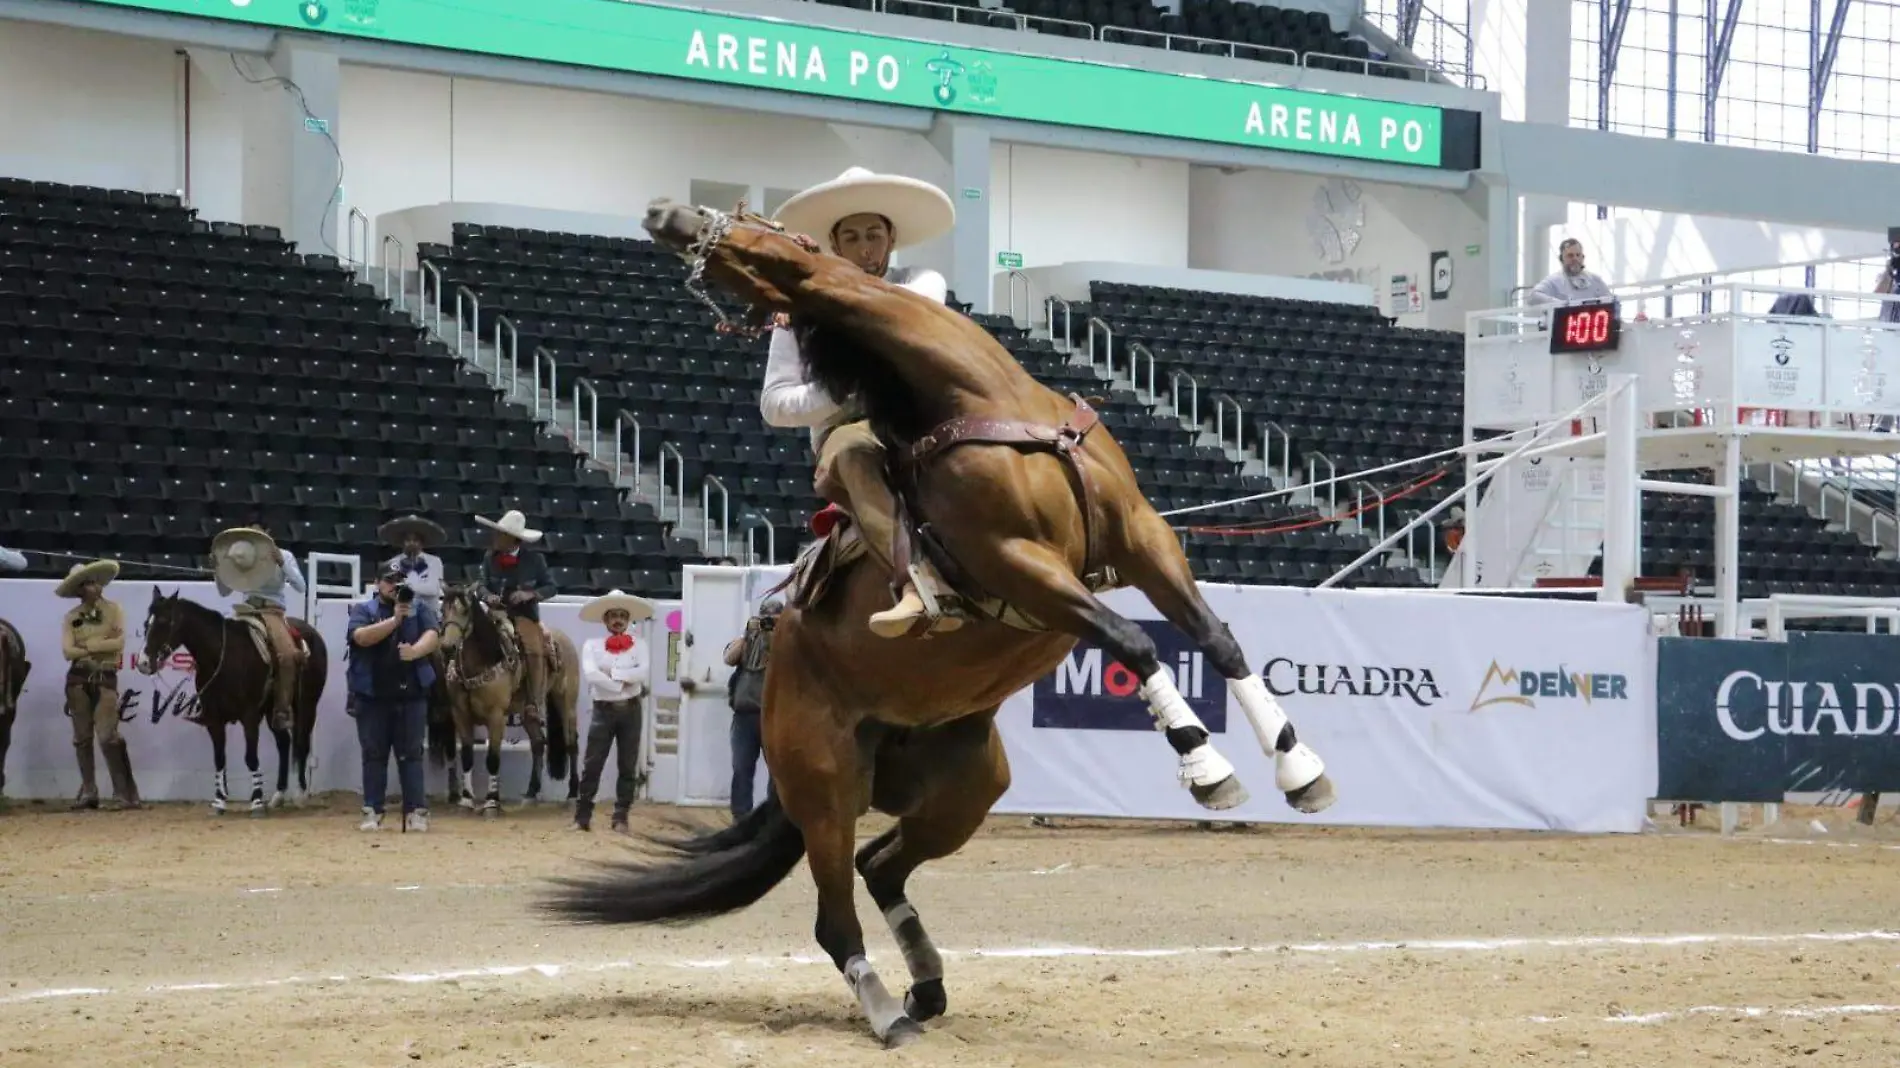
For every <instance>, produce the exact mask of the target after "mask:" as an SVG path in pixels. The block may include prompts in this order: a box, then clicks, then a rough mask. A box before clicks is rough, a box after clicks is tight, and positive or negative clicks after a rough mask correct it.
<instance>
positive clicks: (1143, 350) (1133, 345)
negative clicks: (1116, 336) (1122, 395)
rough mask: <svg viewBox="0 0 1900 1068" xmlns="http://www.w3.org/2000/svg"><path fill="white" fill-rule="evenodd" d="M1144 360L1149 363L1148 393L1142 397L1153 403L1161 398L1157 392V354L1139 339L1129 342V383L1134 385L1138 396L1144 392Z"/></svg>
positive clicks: (1144, 401) (1143, 401)
mask: <svg viewBox="0 0 1900 1068" xmlns="http://www.w3.org/2000/svg"><path fill="white" fill-rule="evenodd" d="M1143 361H1146V362H1147V364H1148V395H1147V396H1146V397H1145V398H1142V403H1143V404H1153V403H1155V402H1156V401H1158V400H1160V399H1161V397H1160V394H1158V393H1156V392H1155V370H1156V365H1155V354H1154V353H1152V352H1150V351H1148V346H1146V345H1144V344H1142V343H1141V342H1139V341H1131V342H1129V343H1128V384H1129V385H1130V386H1132V387H1134V390H1135V393H1136V395H1137V396H1140V394H1141V392H1142V390H1141V365H1142V363H1143Z"/></svg>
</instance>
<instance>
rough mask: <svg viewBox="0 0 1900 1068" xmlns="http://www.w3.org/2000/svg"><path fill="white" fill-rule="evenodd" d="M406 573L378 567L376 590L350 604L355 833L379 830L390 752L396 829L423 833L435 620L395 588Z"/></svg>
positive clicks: (412, 594) (405, 590)
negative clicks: (357, 774)
mask: <svg viewBox="0 0 1900 1068" xmlns="http://www.w3.org/2000/svg"><path fill="white" fill-rule="evenodd" d="M405 577H406V573H405V572H404V571H402V570H401V569H400V568H393V567H391V568H384V569H383V573H382V574H381V575H378V576H377V578H376V592H374V593H372V594H370V595H369V596H368V597H366V598H364V599H363V600H362V601H359V602H358V603H356V604H353V605H351V606H350V623H349V630H348V634H347V640H348V642H349V646H350V648H349V660H350V664H349V684H350V695H351V696H352V697H354V698H355V699H356V738H357V741H358V742H359V743H361V745H362V747H363V822H362V824H361V825H360V827H359V829H360V830H365V831H377V830H381V829H382V826H383V799H384V796H385V794H386V793H387V791H388V786H389V754H390V752H391V750H394V752H395V754H396V776H397V779H398V781H400V782H401V783H402V829H403V830H405V831H426V830H428V829H429V812H428V804H429V801H428V796H427V795H426V794H425V793H424V792H423V780H422V746H423V732H424V730H425V729H426V727H427V721H428V703H429V686H430V685H431V684H432V683H433V682H434V681H435V668H434V667H433V666H432V665H431V664H430V662H429V654H431V653H433V652H435V648H436V641H437V638H438V637H439V633H440V630H441V622H440V620H438V619H437V617H436V614H435V610H434V609H432V608H430V607H429V605H428V603H427V602H426V601H419V600H417V599H416V591H415V590H413V589H410V588H409V587H408V586H406V585H404V584H403V579H404V578H405Z"/></svg>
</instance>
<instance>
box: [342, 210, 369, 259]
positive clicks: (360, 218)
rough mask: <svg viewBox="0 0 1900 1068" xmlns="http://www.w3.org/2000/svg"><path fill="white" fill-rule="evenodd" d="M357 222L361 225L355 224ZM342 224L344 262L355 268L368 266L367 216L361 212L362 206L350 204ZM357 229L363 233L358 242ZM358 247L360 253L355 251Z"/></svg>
mask: <svg viewBox="0 0 1900 1068" xmlns="http://www.w3.org/2000/svg"><path fill="white" fill-rule="evenodd" d="M359 222H360V223H362V226H361V227H358V226H357V223H359ZM343 226H344V228H345V229H344V233H343V260H344V262H345V263H348V264H349V265H350V266H352V267H356V268H363V267H367V266H369V216H368V215H365V214H363V209H362V208H358V207H355V206H352V207H351V208H350V213H349V215H348V216H347V217H346V218H345V219H344V220H343ZM359 229H360V230H361V231H362V234H363V239H362V240H361V241H360V242H359V241H358V240H357V239H356V234H357V231H358V230H359ZM359 247H360V248H361V249H362V251H361V252H360V253H359V252H358V251H357V249H358V248H359Z"/></svg>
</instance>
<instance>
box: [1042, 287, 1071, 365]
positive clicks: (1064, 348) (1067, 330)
mask: <svg viewBox="0 0 1900 1068" xmlns="http://www.w3.org/2000/svg"><path fill="white" fill-rule="evenodd" d="M1057 305H1061V306H1062V332H1061V333H1060V334H1058V333H1056V306H1057ZM1042 306H1043V309H1044V310H1045V311H1046V312H1048V315H1047V316H1046V318H1047V319H1048V322H1049V343H1050V344H1051V345H1053V346H1055V350H1056V351H1057V352H1060V353H1062V354H1064V355H1068V354H1070V353H1073V352H1074V351H1075V341H1074V340H1073V338H1074V337H1075V308H1074V307H1072V306H1071V305H1070V304H1069V302H1068V301H1066V300H1064V299H1062V298H1061V297H1058V296H1056V295H1055V294H1053V293H1051V294H1049V295H1048V296H1047V297H1044V298H1043V301H1042Z"/></svg>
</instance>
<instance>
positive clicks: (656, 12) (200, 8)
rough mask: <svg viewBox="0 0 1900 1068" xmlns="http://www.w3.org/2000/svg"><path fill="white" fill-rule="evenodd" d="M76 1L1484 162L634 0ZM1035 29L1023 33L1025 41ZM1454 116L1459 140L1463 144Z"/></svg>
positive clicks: (861, 37)
mask: <svg viewBox="0 0 1900 1068" xmlns="http://www.w3.org/2000/svg"><path fill="white" fill-rule="evenodd" d="M75 2H84V3H92V4H108V5H111V6H114V7H123V8H139V9H144V10H149V11H161V12H169V13H175V14H185V15H197V16H202V17H207V18H215V19H224V20H228V21H232V22H241V23H248V24H251V25H258V26H269V27H276V28H279V29H286V30H307V31H314V32H318V33H328V34H339V35H342V36H346V37H361V38H370V39H374V40H382V41H389V42H393V43H398V44H407V45H417V46H421V47H425V48H442V49H449V50H453V51H459V52H474V53H480V54H483V55H490V56H505V57H510V58H517V59H530V60H542V61H546V62H550V63H562V64H572V65H576V66H583V67H595V68H600V69H603V70H614V71H625V72H630V73H635V74H648V75H657V76H660V77H669V78H684V79H689V80H692V81H699V82H712V83H717V84H721V85H735V86H746V87H751V88H760V89H777V90H783V91H786V92H792V93H804V94H809V95H813V96H823V97H831V98H835V99H842V100H855V101H863V102H866V103H875V104H893V105H897V106H900V107H916V108H928V109H932V110H937V111H945V112H951V113H954V114H959V115H984V116H992V117H995V118H1002V119H1014V120H1018V121H1022V122H1037V123H1054V124H1057V125H1062V126H1080V127H1087V128H1090V129H1097V130H1109V131H1114V132H1117V133H1131V134H1150V135H1154V136H1159V137H1172V138H1183V139H1187V140H1193V141H1208V142H1215V143H1219V144H1226V145H1241V146H1246V147H1253V148H1268V149H1278V150H1282V151H1287V152H1300V153H1308V154H1315V155H1325V156H1337V157H1344V158H1348V159H1360V160H1375V161H1381V162H1387V163H1400V164H1410V165H1414V166H1423V167H1449V168H1454V169H1470V168H1472V167H1475V166H1476V154H1477V153H1476V129H1477V128H1476V115H1475V113H1472V112H1465V111H1453V110H1449V109H1444V108H1438V107H1430V106H1426V105H1421V104H1404V103H1396V102H1392V101H1383V100H1373V99H1368V98H1365V97H1358V96H1344V95H1337V94H1331V93H1316V92H1310V91H1305V90H1298V89H1286V88H1280V87H1277V86H1272V85H1265V84H1254V83H1250V82H1235V81H1223V80H1217V79H1213V78H1204V77H1198V76H1192V75H1182V74H1169V73H1164V72H1158V71H1149V70H1140V69H1136V68H1132V67H1120V66H1111V65H1108V64H1102V63H1088V62H1083V61H1080V60H1072V59H1057V58H1054V57H1050V56H1031V55H1022V54H1018V53H1013V52H997V51H990V50H987V49H978V48H967V47H963V46H960V45H946V44H932V43H929V42H926V41H918V40H910V39H906V38H898V37H885V36H877V35H872V34H866V33H856V32H850V31H845V30H833V29H824V28H820V27H815V26H804V25H798V24H795V23H789V22H779V21H774V20H768V19H762V18H752V17H741V16H735V15H719V14H712V13H709V12H705V11H689V10H685V9H681V8H669V7H656V6H652V5H648V4H640V3H631V2H624V0H245V2H243V3H242V4H240V3H238V2H235V0H75ZM1033 42H1034V37H1033V36H1032V35H1028V34H1025V35H1024V44H1025V46H1032V45H1033ZM1371 84H1374V83H1372V82H1370V81H1368V85H1371ZM1453 125H1455V126H1456V127H1457V131H1456V135H1455V136H1454V137H1453V138H1452V140H1453V141H1455V142H1457V143H1456V144H1455V146H1453V147H1454V149H1455V151H1453V152H1451V153H1449V154H1448V153H1447V151H1446V149H1447V133H1448V128H1449V127H1451V126H1453ZM1467 142H1468V143H1467ZM1452 157H1455V158H1452Z"/></svg>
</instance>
